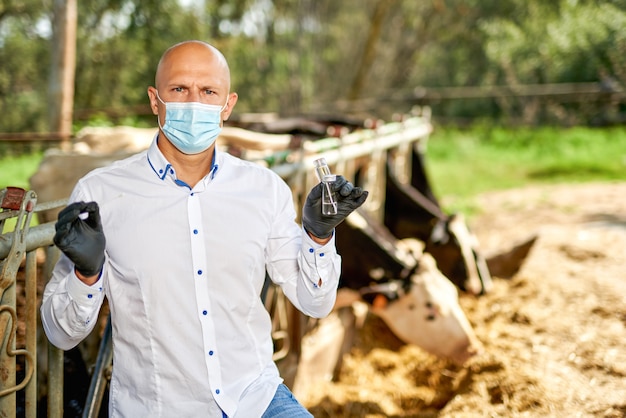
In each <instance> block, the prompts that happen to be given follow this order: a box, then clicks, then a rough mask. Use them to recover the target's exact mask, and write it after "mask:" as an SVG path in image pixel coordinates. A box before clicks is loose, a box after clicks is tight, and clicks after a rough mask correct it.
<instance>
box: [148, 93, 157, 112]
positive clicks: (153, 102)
mask: <svg viewBox="0 0 626 418" xmlns="http://www.w3.org/2000/svg"><path fill="white" fill-rule="evenodd" d="M156 95H157V89H156V88H154V87H148V99H150V109H152V114H153V115H158V114H159V101H158V100H157V97H156Z"/></svg>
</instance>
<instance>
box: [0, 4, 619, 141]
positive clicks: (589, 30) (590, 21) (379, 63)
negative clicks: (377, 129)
mask: <svg viewBox="0 0 626 418" xmlns="http://www.w3.org/2000/svg"><path fill="white" fill-rule="evenodd" d="M77 3H78V18H79V24H78V34H77V58H76V60H77V61H76V78H75V103H74V107H75V119H76V120H75V126H76V128H78V127H80V126H81V125H82V124H85V123H95V122H94V121H96V120H101V119H99V117H96V118H93V117H92V115H93V114H94V112H95V113H98V112H99V113H100V115H105V118H108V119H109V121H108V123H113V124H118V123H120V121H121V120H122V119H124V121H125V122H132V123H144V124H145V123H148V121H151V122H152V123H153V116H152V115H151V112H150V111H149V109H148V107H147V98H146V88H147V86H148V85H150V84H152V83H153V79H154V70H155V67H156V64H157V62H158V59H159V57H160V55H161V53H162V52H163V51H164V50H165V49H166V48H167V47H168V46H170V45H172V44H173V43H176V42H178V41H181V40H185V39H203V40H207V41H210V42H212V43H213V44H215V45H216V46H217V47H218V48H220V49H221V50H222V51H223V52H224V54H225V55H226V56H227V58H228V59H229V62H230V64H231V71H232V73H233V76H232V79H233V88H235V89H236V90H237V91H238V92H239V94H240V100H239V104H238V108H237V110H236V111H238V112H251V111H255V112H279V113H282V114H285V115H287V114H294V113H306V112H309V113H310V112H327V113H334V112H352V113H356V114H359V115H367V116H376V117H383V118H387V117H388V116H389V115H391V114H393V113H402V112H407V111H409V109H410V107H411V105H412V103H411V97H412V92H413V90H414V88H415V87H416V86H479V85H494V84H515V83H547V82H550V83H566V82H567V83H574V82H585V81H598V80H601V79H613V80H615V81H617V82H618V83H621V85H626V32H625V31H624V30H623V28H624V27H625V26H626V2H625V1H624V0H554V1H549V2H546V1H544V0H511V1H506V2H503V1H498V0H431V1H414V0H345V1H340V2H338V1H335V0H299V1H295V0H204V1H201V0H196V1H189V0H188V1H184V2H182V1H178V0H144V1H138V0H81V1H78V2H77ZM53 4H54V2H52V1H50V0H44V1H41V0H20V1H16V0H7V1H5V2H3V4H2V5H1V6H0V62H1V63H2V65H1V66H0V111H1V112H2V115H3V118H2V119H0V132H20V131H46V130H47V127H48V121H47V117H48V115H47V110H48V109H49V108H50V107H51V106H54V104H51V103H48V95H47V90H48V83H49V80H48V77H49V73H50V68H49V65H50V62H51V57H50V51H52V49H53V48H51V43H52V42H53V38H52V34H53V32H52V29H53V27H54V26H53V22H54V19H53ZM348 99H360V100H362V101H361V102H353V101H352V102H349V103H350V104H349V105H347V104H346V100H348ZM364 99H367V101H364ZM551 106H552V105H551ZM535 107H536V103H535V102H534V101H533V100H532V99H519V100H516V101H511V100H509V101H499V102H493V101H482V102H477V101H457V102H455V103H454V104H453V105H452V106H447V107H441V106H439V107H435V111H436V112H438V114H440V115H441V116H455V117H457V116H463V117H471V118H476V117H477V116H482V117H490V118H504V119H506V118H507V117H508V118H512V117H516V116H518V115H525V116H527V119H529V120H532V121H537V120H538V121H539V122H553V121H562V120H563V117H562V116H561V114H562V113H563V112H580V111H581V109H578V108H575V107H572V106H570V107H566V106H552V107H550V108H546V109H544V111H543V112H540V113H536V112H535V113H532V109H534V108H535ZM617 111H618V112H619V111H623V109H619V108H618V109H617ZM536 114H539V115H540V116H542V117H541V118H539V119H537V118H534V119H533V118H532V116H533V115H536ZM120 115H121V116H120ZM90 118H91V121H90V122H89V120H90ZM574 120H575V121H577V122H582V123H584V122H585V121H586V120H585V119H584V118H577V119H574ZM85 121H87V122H85Z"/></svg>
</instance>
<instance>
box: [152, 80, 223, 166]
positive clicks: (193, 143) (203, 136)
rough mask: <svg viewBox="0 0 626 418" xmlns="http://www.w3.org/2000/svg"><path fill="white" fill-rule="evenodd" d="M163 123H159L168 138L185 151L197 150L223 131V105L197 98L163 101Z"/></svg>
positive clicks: (201, 149)
mask: <svg viewBox="0 0 626 418" xmlns="http://www.w3.org/2000/svg"><path fill="white" fill-rule="evenodd" d="M156 96H157V99H159V101H160V102H161V103H163V104H164V105H165V124H164V125H163V126H161V121H160V120H159V121H158V122H159V127H160V128H161V130H162V131H163V133H164V134H165V136H167V139H169V141H170V142H171V143H172V145H174V146H175V147H176V148H178V150H179V151H180V152H182V153H185V154H198V153H200V152H202V151H205V150H207V149H208V148H209V147H210V146H211V145H213V143H214V142H215V140H216V139H217V137H218V136H219V134H220V132H221V131H222V127H221V126H220V124H221V121H222V120H221V113H222V111H223V110H224V109H225V108H226V104H228V102H226V104H224V106H219V105H209V104H204V103H199V102H164V101H163V100H161V98H160V97H159V92H158V91H157V94H156Z"/></svg>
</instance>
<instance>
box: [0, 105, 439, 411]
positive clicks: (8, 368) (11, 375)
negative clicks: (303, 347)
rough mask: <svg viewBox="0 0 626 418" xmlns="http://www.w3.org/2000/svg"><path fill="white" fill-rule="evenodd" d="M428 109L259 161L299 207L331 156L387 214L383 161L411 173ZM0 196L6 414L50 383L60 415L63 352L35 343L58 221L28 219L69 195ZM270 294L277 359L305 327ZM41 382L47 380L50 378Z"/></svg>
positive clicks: (100, 369) (1, 404) (96, 381)
mask: <svg viewBox="0 0 626 418" xmlns="http://www.w3.org/2000/svg"><path fill="white" fill-rule="evenodd" d="M429 116H430V115H428V114H424V115H420V116H415V117H411V118H408V119H407V120H405V121H403V122H397V123H389V124H386V125H383V126H382V127H381V128H378V129H375V130H363V131H358V132H354V133H352V134H348V135H346V136H344V137H342V138H327V139H322V140H318V141H312V142H309V143H305V146H303V148H302V149H301V150H299V151H295V152H294V151H292V152H290V153H284V152H282V153H276V154H273V155H271V156H270V157H266V158H264V161H260V160H259V161H258V162H259V163H262V164H266V165H268V166H269V167H270V168H271V169H272V170H274V171H275V172H277V173H278V174H279V175H280V176H281V177H282V178H283V179H284V180H285V181H286V182H287V183H288V184H289V185H290V187H291V189H292V191H293V195H294V199H295V202H294V203H296V207H297V208H298V209H300V208H301V207H302V203H303V199H304V198H305V197H306V193H305V192H306V191H308V190H309V189H310V187H312V186H313V185H314V184H315V183H316V182H317V180H316V178H315V176H314V174H313V169H312V168H313V161H314V160H315V159H317V158H320V157H325V158H326V160H327V161H328V163H329V165H331V166H334V167H335V169H334V170H333V171H335V172H337V173H341V174H342V175H344V176H345V177H346V178H347V179H348V180H351V181H353V182H355V183H357V185H359V186H362V187H364V188H366V189H367V190H369V191H370V198H368V201H367V202H366V207H365V209H366V210H367V211H368V212H369V213H370V214H372V215H373V216H374V218H375V219H378V220H380V221H381V222H382V217H383V216H384V213H383V211H384V196H385V163H386V161H387V159H388V158H389V157H391V161H392V163H393V164H394V165H395V166H396V170H395V171H396V172H397V173H398V175H399V177H400V179H402V177H404V180H405V181H409V180H410V172H411V166H410V161H411V158H410V156H411V152H412V149H413V147H421V146H423V145H424V144H425V139H427V138H428V136H429V135H430V133H431V131H432V126H431V124H430V117H429ZM357 180H358V181H357ZM0 201H1V202H2V205H1V207H2V208H1V209H0V234H1V235H0V273H1V274H0V333H1V335H2V340H3V344H2V346H1V352H0V368H1V369H0V416H2V417H14V416H17V415H18V412H19V415H20V416H24V417H26V418H32V417H36V416H37V410H38V407H37V402H38V396H39V393H38V392H40V391H41V390H44V391H45V392H46V393H47V399H48V401H47V402H48V404H47V416H48V417H50V418H60V417H62V416H63V372H64V370H63V368H64V354H63V351H61V350H58V349H56V348H54V347H53V346H52V345H51V344H47V346H48V347H47V348H46V351H47V353H46V354H47V356H46V354H44V353H41V352H38V347H37V339H38V337H39V338H42V337H41V335H39V336H38V330H40V332H41V327H39V326H38V324H39V323H40V322H39V319H38V313H39V296H38V294H37V286H38V281H39V285H40V287H41V286H42V285H43V284H45V282H47V280H48V279H49V278H50V276H51V272H52V268H53V266H54V264H55V263H56V260H57V259H58V253H59V252H58V249H56V247H55V246H54V245H53V241H52V239H53V236H54V223H53V222H51V223H45V224H41V225H36V226H33V227H31V226H30V224H31V220H32V215H33V214H34V213H37V212H42V211H45V210H50V209H55V208H60V207H63V206H65V205H66V204H67V199H61V200H57V201H54V202H48V203H44V204H37V196H36V194H35V193H34V192H33V191H26V190H23V189H18V188H13V187H8V188H5V189H2V190H0ZM9 220H11V221H13V222H15V228H14V229H13V230H12V231H8V232H5V227H6V226H7V225H9V223H10V222H7V221H9ZM7 229H8V228H7ZM38 253H43V256H44V258H43V260H44V261H43V262H42V263H38V262H37V258H38ZM18 277H19V279H18ZM18 284H19V285H20V286H23V288H24V300H25V301H26V304H25V306H24V308H23V311H24V315H23V316H24V318H20V317H18V307H17V288H18ZM264 295H265V297H267V298H268V299H266V300H265V302H266V307H267V308H268V310H270V313H271V314H272V317H273V327H274V330H273V337H274V340H275V342H276V343H277V344H276V345H277V349H276V352H275V356H274V359H275V360H276V361H278V360H280V359H281V358H284V357H285V356H286V355H287V353H288V352H290V351H298V350H299V338H300V336H301V335H302V332H303V331H302V330H301V327H300V328H298V326H299V324H294V322H298V321H293V318H291V319H290V318H289V317H288V315H287V313H286V307H285V301H284V299H281V293H280V289H276V288H272V289H269V290H267V289H266V291H264ZM268 295H269V296H268ZM20 321H23V322H24V327H23V329H24V342H23V345H24V347H23V348H19V349H18V348H16V346H17V344H16V338H17V337H16V336H17V334H18V332H17V328H18V324H19V322H20ZM294 325H295V328H294ZM107 330H109V331H105V336H104V337H103V339H102V341H101V346H100V347H101V349H100V353H99V355H98V359H97V360H96V365H95V366H94V367H95V368H94V371H93V373H92V383H91V387H90V390H89V394H88V399H89V400H88V401H87V402H86V404H85V408H84V413H83V417H96V416H98V413H99V410H100V403H101V401H102V398H103V397H102V394H103V393H104V390H105V387H106V383H107V378H108V375H107V371H108V370H110V367H111V360H112V352H111V344H110V327H109V326H108V324H107ZM43 338H45V337H43ZM40 348H41V347H40ZM18 359H19V360H20V361H18ZM37 359H40V362H43V361H45V362H47V370H45V372H47V373H46V374H45V376H47V379H46V380H47V382H46V383H45V389H41V390H38V388H37V385H38V378H37V376H38V375H43V374H42V373H38V369H37V367H38V361H37ZM18 375H19V378H18ZM39 384H40V385H44V382H39ZM22 390H23V391H24V401H23V402H18V399H17V396H16V394H17V393H18V392H19V391H22ZM18 407H19V408H18ZM18 409H19V411H18Z"/></svg>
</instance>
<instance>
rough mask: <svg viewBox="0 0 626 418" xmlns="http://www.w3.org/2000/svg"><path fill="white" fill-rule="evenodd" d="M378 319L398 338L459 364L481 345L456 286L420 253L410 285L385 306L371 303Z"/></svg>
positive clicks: (478, 350)
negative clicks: (464, 311)
mask: <svg viewBox="0 0 626 418" xmlns="http://www.w3.org/2000/svg"><path fill="white" fill-rule="evenodd" d="M371 310H372V312H373V313H375V314H376V315H378V316H380V317H381V318H382V319H383V321H385V323H386V324H387V326H389V328H390V329H391V330H392V331H393V332H394V334H396V336H397V337H398V338H400V339H401V340H403V341H404V342H406V343H411V344H415V345H417V346H419V347H421V348H423V349H425V350H426V351H429V352H430V353H432V354H435V355H436V356H438V357H443V358H447V359H449V360H451V361H453V362H454V363H457V364H463V363H465V362H466V361H467V360H468V359H469V358H470V357H472V356H473V355H475V354H477V353H478V352H480V351H481V349H482V345H481V344H480V342H479V341H478V339H477V338H476V336H475V334H474V331H473V329H472V327H471V325H470V323H469V321H468V320H467V317H466V316H465V314H464V313H463V311H462V310H461V307H460V306H459V301H458V294H457V290H456V287H455V286H454V285H453V284H452V283H451V282H450V281H449V280H448V279H447V278H446V277H445V276H444V275H443V274H442V273H441V272H440V271H439V270H438V269H437V266H436V263H435V260H434V259H433V258H432V257H431V256H430V255H429V254H424V255H423V256H422V257H421V259H420V266H419V269H418V270H417V271H416V272H415V274H414V275H413V276H412V277H411V285H410V286H409V287H408V289H407V291H406V292H405V293H400V294H399V297H398V298H397V299H395V300H390V301H389V303H386V304H385V303H380V302H378V303H374V304H373V305H372V307H371Z"/></svg>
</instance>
